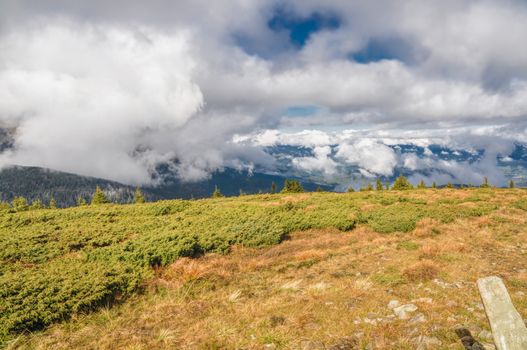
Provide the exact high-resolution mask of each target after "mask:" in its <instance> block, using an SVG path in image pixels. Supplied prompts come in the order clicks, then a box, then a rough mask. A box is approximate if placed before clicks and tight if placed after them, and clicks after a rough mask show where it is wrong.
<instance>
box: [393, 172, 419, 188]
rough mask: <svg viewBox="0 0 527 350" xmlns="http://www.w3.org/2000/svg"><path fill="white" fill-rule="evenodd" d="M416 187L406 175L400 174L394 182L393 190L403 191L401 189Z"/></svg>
mask: <svg viewBox="0 0 527 350" xmlns="http://www.w3.org/2000/svg"><path fill="white" fill-rule="evenodd" d="M412 188H414V187H413V186H412V184H411V183H410V182H409V181H408V180H407V179H406V177H404V176H402V175H400V176H399V177H398V178H397V179H395V182H394V184H393V187H392V190H396V191H401V190H411V189H412Z"/></svg>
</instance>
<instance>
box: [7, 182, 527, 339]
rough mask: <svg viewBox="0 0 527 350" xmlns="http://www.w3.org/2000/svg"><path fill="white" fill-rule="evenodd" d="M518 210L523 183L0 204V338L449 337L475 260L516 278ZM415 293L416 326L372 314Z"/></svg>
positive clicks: (524, 203) (518, 282) (473, 317)
mask: <svg viewBox="0 0 527 350" xmlns="http://www.w3.org/2000/svg"><path fill="white" fill-rule="evenodd" d="M526 225H527V191H525V190H522V189H490V188H489V189H487V188H485V189H481V188H477V189H441V190H439V189H415V190H408V191H369V192H359V193H323V192H322V193H299V194H272V195H271V194H263V195H251V196H240V197H229V198H217V199H203V200H188V201H186V200H185V201H184V200H173V201H160V202H155V203H144V204H129V205H114V204H104V205H89V206H80V207H73V208H68V209H38V210H29V211H21V212H15V211H13V210H8V209H5V210H3V211H1V212H0V259H1V261H2V264H1V265H0V344H1V345H2V346H5V347H8V348H39V349H58V348H64V349H66V348H86V349H91V348H108V349H111V348H130V349H132V348H134V349H135V348H137V349H139V348H144V349H155V348H160V349H162V348H170V347H177V348H189V349H190V348H203V349H223V348H262V347H264V348H267V349H272V348H303V347H305V346H306V344H308V343H309V342H311V344H312V346H316V344H319V345H320V344H323V345H321V346H325V348H328V346H329V345H331V344H337V345H338V343H339V342H341V343H342V342H349V343H350V344H351V343H352V342H353V344H354V346H357V347H356V348H361V347H367V346H373V348H385V347H389V348H401V349H406V348H412V346H414V345H415V344H414V343H415V339H414V338H415V337H417V336H419V334H430V337H432V336H433V338H434V339H438V341H440V342H441V343H442V344H456V339H455V337H454V336H453V335H452V332H451V329H450V330H448V331H447V329H449V327H451V326H452V325H450V326H449V325H447V324H446V323H448V322H450V321H448V322H447V319H449V316H450V315H449V313H450V312H452V316H453V317H457V316H459V317H465V319H456V322H461V321H463V323H469V324H472V325H473V326H474V327H477V328H478V329H479V330H482V329H484V324H485V322H484V318H483V319H481V310H480V309H478V307H476V306H474V305H475V304H477V294H476V292H475V290H474V289H473V288H469V287H468V286H470V285H471V284H473V283H474V281H475V279H476V278H478V277H481V276H480V274H483V273H489V274H490V273H492V274H499V275H501V276H503V277H505V278H506V281H507V283H508V286H509V287H510V288H511V290H512V291H513V292H515V291H521V289H522V288H524V287H526V286H527V273H526V272H525V270H524V269H523V268H521V266H522V264H523V266H525V263H526V262H527V257H526V254H525V249H524V248H525V243H524V242H525V241H526V240H525V238H527V226H526ZM456 283H458V284H459V285H460V286H461V287H459V288H458V287H456V286H457V285H456ZM445 286H446V287H445ZM452 286H453V287H452ZM443 287H445V288H443ZM427 293H428V294H430V295H432V296H433V299H434V303H433V304H430V305H429V303H428V299H427V298H428V296H426V297H425V296H424V294H427ZM419 298H421V300H425V299H426V302H423V303H424V305H418V306H419V308H420V311H422V312H423V315H424V316H426V322H423V323H421V322H418V323H416V324H413V326H411V327H413V328H415V329H419V327H422V328H424V327H426V330H423V331H422V332H421V333H417V334H413V335H412V334H410V335H408V334H406V333H408V332H409V331H407V330H406V328H405V327H408V324H405V323H404V322H402V321H399V320H394V322H385V321H384V320H385V319H386V320H387V319H388V318H386V317H385V316H381V314H382V312H385V309H386V304H387V303H388V302H389V301H390V300H391V299H398V300H401V301H403V299H404V300H406V301H409V300H418V299H419ZM449 299H450V300H452V301H455V305H454V306H453V305H450V306H448V304H447V301H448V300H449ZM439 300H444V302H442V303H437V302H438V301H439ZM415 303H417V304H419V302H415ZM519 305H520V311H523V312H525V311H526V308H527V302H526V301H525V300H521V301H519ZM434 307H436V308H434ZM467 308H468V309H467ZM467 310H468V311H467ZM470 310H472V311H470ZM343 312H344V313H345V315H346V317H342V316H343V314H342V313H343ZM524 315H525V313H524ZM365 319H366V320H369V321H364V320H365ZM432 320H434V322H433V323H430V322H431V321H432ZM397 322H399V323H397ZM434 327H435V328H434ZM404 332H406V333H404ZM403 333H404V337H403V336H402V335H403ZM352 335H353V339H351V338H352ZM306 337H307V338H306ZM348 338H349V339H348ZM306 342H308V343H306ZM302 344H303V345H302ZM313 344H314V345H313ZM328 344H329V345H328ZM411 344H414V345H411ZM310 346H311V345H310ZM313 348H316V347H313ZM320 348H322V347H320ZM350 348H351V347H350ZM445 348H449V347H445ZM335 349H337V348H335Z"/></svg>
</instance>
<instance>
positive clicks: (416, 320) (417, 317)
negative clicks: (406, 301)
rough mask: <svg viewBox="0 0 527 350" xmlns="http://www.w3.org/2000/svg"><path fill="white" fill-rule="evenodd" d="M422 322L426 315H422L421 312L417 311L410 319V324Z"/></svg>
mask: <svg viewBox="0 0 527 350" xmlns="http://www.w3.org/2000/svg"><path fill="white" fill-rule="evenodd" d="M423 322H426V316H425V315H423V314H422V313H418V314H417V315H415V316H414V317H412V318H411V319H410V323H411V324H415V323H423Z"/></svg>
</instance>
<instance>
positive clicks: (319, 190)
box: [316, 186, 324, 192]
mask: <svg viewBox="0 0 527 350" xmlns="http://www.w3.org/2000/svg"><path fill="white" fill-rule="evenodd" d="M316 192H324V190H323V189H322V187H320V186H317V189H316Z"/></svg>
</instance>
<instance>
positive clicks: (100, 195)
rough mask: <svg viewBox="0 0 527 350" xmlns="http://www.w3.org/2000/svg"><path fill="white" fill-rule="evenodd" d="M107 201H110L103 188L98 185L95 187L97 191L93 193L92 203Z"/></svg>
mask: <svg viewBox="0 0 527 350" xmlns="http://www.w3.org/2000/svg"><path fill="white" fill-rule="evenodd" d="M105 203H108V198H107V197H106V195H105V194H104V192H103V191H102V190H101V188H100V187H99V186H97V187H96V188H95V193H94V194H93V197H92V200H91V204H92V205H93V204H95V205H98V204H105Z"/></svg>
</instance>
